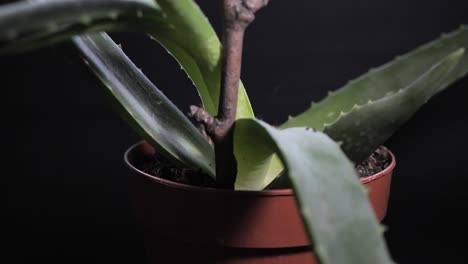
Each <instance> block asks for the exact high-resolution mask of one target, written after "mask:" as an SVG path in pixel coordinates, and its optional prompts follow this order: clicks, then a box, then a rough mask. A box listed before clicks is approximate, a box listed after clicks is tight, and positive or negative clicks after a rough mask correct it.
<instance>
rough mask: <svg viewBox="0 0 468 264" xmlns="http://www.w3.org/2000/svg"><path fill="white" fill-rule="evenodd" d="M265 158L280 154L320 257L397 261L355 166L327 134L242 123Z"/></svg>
mask: <svg viewBox="0 0 468 264" xmlns="http://www.w3.org/2000/svg"><path fill="white" fill-rule="evenodd" d="M239 127H242V128H243V129H245V130H247V131H248V132H249V135H250V137H252V142H256V148H254V149H252V151H254V153H253V154H252V155H256V156H259V157H268V156H270V157H271V156H272V155H273V154H274V153H278V155H279V157H280V158H281V160H282V162H283V163H284V165H285V167H286V175H287V176H288V177H289V179H290V181H291V182H292V185H293V187H294V192H295V194H296V197H297V201H298V204H299V206H300V211H301V214H302V217H303V219H304V223H305V225H306V227H307V230H308V232H309V235H310V239H311V241H312V242H313V245H314V250H315V253H316V255H317V257H318V259H319V261H320V263H324V264H340V263H360V264H376V263H379V264H382V263H392V261H391V259H390V256H389V254H388V252H387V249H386V245H385V242H384V238H383V235H382V228H381V227H380V226H379V224H378V223H377V220H376V219H375V216H374V213H373V211H372V209H371V206H370V204H369V201H368V198H367V193H366V190H365V187H364V186H363V185H361V183H360V181H359V178H358V176H357V175H356V171H355V169H354V166H353V164H352V163H351V162H350V161H349V160H348V158H347V157H346V155H345V154H344V153H343V152H342V150H341V149H340V147H339V146H338V144H337V143H336V142H334V141H333V140H332V139H330V138H329V137H328V136H327V135H326V134H324V133H321V132H314V131H313V130H312V129H306V128H289V129H284V130H279V129H275V128H273V127H271V126H269V125H268V124H266V123H263V122H261V121H257V120H253V119H241V120H238V121H237V122H236V129H237V128H239Z"/></svg>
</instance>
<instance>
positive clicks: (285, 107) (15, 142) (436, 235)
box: [0, 0, 468, 263]
mask: <svg viewBox="0 0 468 264" xmlns="http://www.w3.org/2000/svg"><path fill="white" fill-rule="evenodd" d="M198 2H199V4H200V5H201V7H202V9H203V10H204V11H205V12H206V13H207V15H208V17H209V18H210V20H211V21H212V23H213V24H214V26H215V27H216V29H217V30H218V31H219V28H220V19H219V14H218V7H217V5H216V4H214V3H213V2H214V1H198ZM467 10H468V1H444V0H430V1H414V0H413V1H405V0H392V1H369V0H366V1H364V0H360V1H359V0H355V1H346V0H328V1H279V0H273V1H272V2H271V4H270V6H269V7H268V8H266V9H265V10H263V11H261V13H259V14H258V16H257V21H256V22H255V23H254V24H253V25H252V26H251V27H250V28H249V29H248V32H247V35H246V43H245V50H244V51H245V53H244V64H243V69H242V79H243V81H244V83H245V85H246V87H247V90H248V92H249V95H250V98H251V101H252V104H253V106H254V109H255V111H256V114H257V116H258V117H260V118H262V119H264V120H266V121H268V122H270V123H272V124H279V123H281V122H282V121H284V120H285V119H286V118H287V116H288V115H295V114H298V113H300V112H301V111H303V110H304V109H306V108H307V107H308V106H309V104H310V102H311V101H318V100H319V99H320V98H322V97H323V96H325V95H326V93H327V91H328V90H333V89H336V88H338V87H340V86H341V85H343V84H344V83H346V81H348V80H350V79H352V78H355V77H357V76H358V75H360V74H362V73H364V72H366V70H367V69H368V68H370V67H375V66H378V65H380V64H382V63H385V62H387V61H389V60H391V59H392V58H394V57H395V56H396V55H398V54H403V53H405V52H407V51H409V50H411V49H413V48H415V47H417V46H419V45H421V44H423V43H425V42H427V41H430V40H432V39H434V38H436V37H438V36H440V34H441V33H442V32H449V31H451V30H454V29H456V28H458V26H459V25H460V24H463V23H465V24H466V23H468V12H467ZM113 36H114V38H115V40H116V41H118V42H121V43H122V46H123V49H124V51H126V52H127V53H128V54H129V56H130V57H131V58H132V59H133V60H134V61H135V63H136V64H137V65H139V66H140V67H141V68H142V69H143V72H145V73H146V74H147V75H148V76H149V77H150V79H152V80H153V81H154V82H155V83H156V84H157V86H158V87H159V88H160V89H161V90H163V91H164V92H165V93H166V95H168V96H169V97H170V98H171V99H173V100H174V101H175V102H176V104H177V105H178V106H179V107H180V108H181V109H182V110H183V111H184V112H187V109H188V105H189V104H194V103H198V99H197V97H196V92H195V89H194V88H193V87H191V82H190V80H188V78H187V77H186V75H185V73H183V72H182V70H180V67H179V66H178V65H177V64H176V63H175V62H174V61H173V59H172V58H170V56H168V54H167V53H166V52H165V51H164V50H163V49H162V48H160V47H158V46H157V44H156V43H154V42H153V41H151V40H150V39H149V38H148V37H146V36H144V35H142V34H128V33H127V34H122V33H120V34H113ZM77 62H78V60H77V59H76V57H75V56H74V55H73V53H71V52H70V51H69V49H68V48H67V46H66V45H57V46H54V47H51V48H46V49H41V50H39V51H34V52H29V53H27V54H23V55H17V56H7V57H2V58H0V72H1V82H0V85H1V97H0V98H1V101H0V106H1V133H2V137H1V140H2V145H1V152H2V154H3V155H2V156H3V158H2V162H1V164H2V166H1V168H2V172H1V175H2V178H1V180H2V183H1V187H2V188H1V190H2V191H1V193H2V196H3V195H4V194H6V197H5V196H4V197H3V199H1V201H2V202H1V203H2V205H1V207H0V212H1V216H2V217H1V218H2V222H4V223H3V224H2V225H1V229H0V232H1V235H0V238H1V239H2V244H4V245H6V246H3V247H2V251H5V253H7V254H2V255H1V256H2V257H1V258H9V260H8V261H6V262H4V261H1V260H0V261H1V262H3V263H33V262H34V263H36V262H42V261H45V262H46V263H51V262H52V263H62V262H63V263H112V262H114V263H115V262H118V263H143V261H144V250H143V241H142V238H141V233H140V231H139V229H138V226H137V225H136V224H135V222H134V220H133V217H132V215H131V214H130V202H129V195H128V192H127V189H126V176H125V173H124V172H125V167H124V165H123V162H122V155H123V152H124V151H125V150H126V148H127V147H128V146H130V145H131V144H133V143H135V142H137V141H138V140H139V137H138V136H137V135H136V134H135V133H134V132H133V131H132V130H131V129H130V128H129V127H127V125H126V124H125V123H124V122H123V121H122V120H121V119H120V117H119V116H118V115H117V114H116V113H114V111H113V109H112V108H111V107H110V105H109V104H108V100H107V98H106V94H105V93H104V89H103V88H102V87H101V86H100V85H99V84H98V82H97V81H96V79H95V78H94V77H93V76H92V75H90V74H89V73H88V71H87V70H86V68H85V67H84V66H83V65H81V64H79V63H77ZM467 86H468V79H467V78H465V79H463V80H461V81H459V82H457V83H456V84H455V85H453V86H452V87H451V88H450V89H448V90H446V91H445V92H443V93H441V94H440V95H438V96H436V97H435V98H433V99H432V100H431V101H430V102H429V103H428V104H426V105H425V106H424V107H423V108H422V109H421V110H420V111H419V112H418V113H417V114H416V115H415V116H414V117H413V118H412V120H411V121H410V122H409V123H407V124H406V125H405V126H403V127H402V128H401V129H400V130H399V131H398V132H397V133H396V134H395V135H394V136H393V137H392V138H391V139H390V140H389V141H388V142H387V143H386V145H387V146H388V147H389V148H390V149H391V150H393V152H394V153H395V154H396V156H397V161H398V164H397V168H396V171H395V174H394V178H393V183H392V184H393V185H392V193H391V197H390V204H389V211H388V216H387V218H386V220H385V224H386V225H387V226H388V231H387V234H386V236H387V241H388V245H389V248H390V251H391V253H392V256H393V257H394V259H395V261H397V262H399V263H464V262H465V261H464V255H465V246H466V242H465V237H466V235H467V233H468V232H467V228H466V226H465V225H466V223H467V221H466V220H467V217H466V214H465V211H466V209H468V206H467V202H468V193H467V192H466V191H465V189H466V186H467V183H468V179H467V178H468V169H467V168H466V166H465V165H466V163H468V155H467V154H468V151H467V147H468V143H467V142H466V139H465V137H466V135H468V124H467V122H466V120H467V119H466V117H465V115H466V114H468V111H467V110H468V109H467V105H466V101H467V98H468V97H467V95H468V92H467V89H468V87H467ZM376 118H378V117H376ZM188 224H189V223H188Z"/></svg>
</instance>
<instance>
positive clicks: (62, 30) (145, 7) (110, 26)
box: [0, 0, 163, 53]
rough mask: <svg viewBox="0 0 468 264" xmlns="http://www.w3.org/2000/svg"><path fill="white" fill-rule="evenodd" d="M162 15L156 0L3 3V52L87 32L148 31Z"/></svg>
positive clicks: (0, 40)
mask: <svg viewBox="0 0 468 264" xmlns="http://www.w3.org/2000/svg"><path fill="white" fill-rule="evenodd" d="M162 15H163V14H162V12H161V11H160V9H159V7H158V5H157V4H156V2H155V1H153V0H99V1H96V0H33V1H20V2H15V3H10V4H6V5H0V52H2V53H6V52H18V51H23V50H27V49H32V48H37V47H41V46H45V45H48V44H51V43H55V42H59V41H63V40H66V39H68V38H70V37H71V36H73V35H77V34H81V33H85V32H97V31H109V30H139V31H146V30H147V28H148V27H149V26H150V25H151V24H153V23H157V21H160V20H161V17H162Z"/></svg>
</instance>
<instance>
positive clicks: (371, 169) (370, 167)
mask: <svg viewBox="0 0 468 264" xmlns="http://www.w3.org/2000/svg"><path fill="white" fill-rule="evenodd" d="M391 162H392V157H391V156H390V154H389V153H388V151H387V150H386V149H385V148H384V147H379V148H377V149H376V150H375V151H374V153H372V155H370V156H369V157H368V158H367V159H366V160H365V161H363V162H362V163H361V164H358V165H357V166H356V170H357V172H358V174H359V177H360V178H364V177H368V176H371V175H374V174H376V173H379V172H381V171H383V170H384V169H385V168H387V167H388V165H390V163H391Z"/></svg>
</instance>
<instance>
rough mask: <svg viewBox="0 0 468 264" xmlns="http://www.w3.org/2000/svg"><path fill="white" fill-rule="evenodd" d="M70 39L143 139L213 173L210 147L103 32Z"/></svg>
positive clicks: (180, 161) (185, 161) (174, 156)
mask: <svg viewBox="0 0 468 264" xmlns="http://www.w3.org/2000/svg"><path fill="white" fill-rule="evenodd" d="M73 42H74V44H75V46H76V47H77V48H78V50H79V52H80V54H81V56H82V57H83V59H84V60H85V62H86V64H87V65H88V66H89V67H90V68H91V70H92V71H93V72H94V74H95V75H96V76H98V77H99V79H100V80H101V82H102V83H103V84H104V85H105V86H106V87H107V89H108V90H109V92H110V93H111V94H112V95H113V96H114V98H115V99H116V101H117V102H118V103H119V105H120V107H121V110H123V111H122V112H124V113H125V114H126V115H127V117H128V118H127V119H128V121H129V123H130V124H131V125H133V127H134V128H135V129H136V130H137V131H139V132H140V134H141V135H142V136H143V137H144V138H145V139H146V140H148V141H149V142H150V143H152V144H153V145H154V146H155V147H157V149H158V151H160V152H162V153H163V154H165V156H166V157H168V158H172V160H174V161H176V162H178V163H182V164H183V165H186V166H189V167H192V168H195V169H201V170H203V171H204V172H206V173H208V174H210V175H211V176H214V174H215V173H214V172H215V169H214V164H215V163H214V152H213V148H212V147H211V146H210V145H209V144H208V143H207V141H206V140H205V139H204V138H203V137H202V136H201V134H200V132H199V131H198V130H197V129H196V128H195V127H194V126H193V125H192V123H191V122H190V121H189V120H188V119H187V118H186V117H185V116H184V114H182V113H181V112H180V111H179V110H178V109H177V107H176V106H175V105H174V104H172V102H171V101H170V100H169V99H167V98H166V97H165V96H164V95H163V94H162V93H161V91H159V90H158V89H157V88H156V87H155V86H154V85H153V84H152V83H151V81H150V80H148V78H146V76H145V75H144V74H143V73H142V72H141V71H140V70H139V69H138V68H137V67H136V66H135V65H134V64H133V63H132V62H131V61H130V59H129V58H128V57H127V56H126V55H125V54H124V53H123V51H122V50H121V49H120V48H119V47H118V46H117V45H116V44H115V43H114V42H113V41H112V39H111V38H110V37H109V36H107V34H105V33H99V34H93V35H87V36H83V37H74V38H73Z"/></svg>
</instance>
